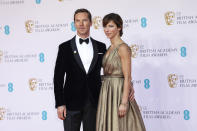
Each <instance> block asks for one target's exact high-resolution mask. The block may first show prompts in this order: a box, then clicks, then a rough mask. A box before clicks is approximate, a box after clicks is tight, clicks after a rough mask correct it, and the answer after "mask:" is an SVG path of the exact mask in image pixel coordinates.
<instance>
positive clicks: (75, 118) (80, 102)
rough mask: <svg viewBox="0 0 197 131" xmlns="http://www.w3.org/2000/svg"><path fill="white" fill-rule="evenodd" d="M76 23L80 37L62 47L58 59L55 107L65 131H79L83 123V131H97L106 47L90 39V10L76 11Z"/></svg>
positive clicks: (55, 73)
mask: <svg viewBox="0 0 197 131" xmlns="http://www.w3.org/2000/svg"><path fill="white" fill-rule="evenodd" d="M74 23H75V27H76V29H77V34H76V36H74V37H73V38H72V39H70V40H68V41H66V42H64V43H62V44H61V45H60V46H59V51H58V55H57V59H56V65H55V71H54V93H55V102H56V105H55V106H56V108H57V114H58V117H59V118H60V119H62V120H64V130H65V131H80V125H81V122H83V131H95V125H96V110H97V103H98V98H99V93H100V88H101V77H100V71H101V66H102V58H103V55H104V53H105V52H106V46H105V44H104V43H101V42H99V41H96V40H94V39H93V38H91V37H90V27H91V25H92V18H91V14H90V12H89V11H88V10H87V9H78V10H76V11H75V14H74ZM65 74H66V80H65V81H64V76H65Z"/></svg>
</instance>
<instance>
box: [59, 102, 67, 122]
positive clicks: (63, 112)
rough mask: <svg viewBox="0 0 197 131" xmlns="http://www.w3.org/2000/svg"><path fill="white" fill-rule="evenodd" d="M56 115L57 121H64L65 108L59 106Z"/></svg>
mask: <svg viewBox="0 0 197 131" xmlns="http://www.w3.org/2000/svg"><path fill="white" fill-rule="evenodd" d="M57 115H58V118H59V119H61V120H64V119H65V118H66V106H64V105H63V106H59V107H58V108H57Z"/></svg>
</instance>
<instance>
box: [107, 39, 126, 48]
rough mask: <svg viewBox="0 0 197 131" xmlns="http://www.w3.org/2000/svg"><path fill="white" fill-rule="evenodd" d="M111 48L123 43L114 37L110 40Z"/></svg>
mask: <svg viewBox="0 0 197 131" xmlns="http://www.w3.org/2000/svg"><path fill="white" fill-rule="evenodd" d="M110 41H111V45H112V47H116V46H118V45H119V44H121V43H123V42H124V41H123V40H122V39H121V38H120V37H114V38H112V39H110Z"/></svg>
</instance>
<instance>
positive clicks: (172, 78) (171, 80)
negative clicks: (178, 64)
mask: <svg viewBox="0 0 197 131" xmlns="http://www.w3.org/2000/svg"><path fill="white" fill-rule="evenodd" d="M177 80H178V76H177V75H176V74H169V75H168V84H169V86H170V87H171V88H175V87H176V86H177Z"/></svg>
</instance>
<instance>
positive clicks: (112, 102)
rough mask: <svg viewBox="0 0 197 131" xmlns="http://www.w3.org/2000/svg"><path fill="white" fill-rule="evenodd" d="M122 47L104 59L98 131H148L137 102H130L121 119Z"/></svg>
mask: <svg viewBox="0 0 197 131" xmlns="http://www.w3.org/2000/svg"><path fill="white" fill-rule="evenodd" d="M119 47H120V45H119V46H118V47H117V48H115V49H114V50H112V51H111V52H110V54H109V55H108V56H106V54H105V56H104V57H103V63H102V64H103V70H104V76H103V77H102V79H103V80H102V87H101V91H100V96H99V102H98V109H97V119H96V131H146V129H145V126H144V122H143V119H142V116H141V113H140V110H139V108H138V105H137V103H136V101H135V100H134V101H132V102H129V105H128V110H127V114H126V115H125V116H124V117H122V118H120V117H119V116H118V108H119V105H120V103H121V100H122V93H123V84H124V77H123V72H122V66H121V60H120V56H119V54H118V48H119ZM128 48H129V47H128ZM129 50H130V48H129Z"/></svg>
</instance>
